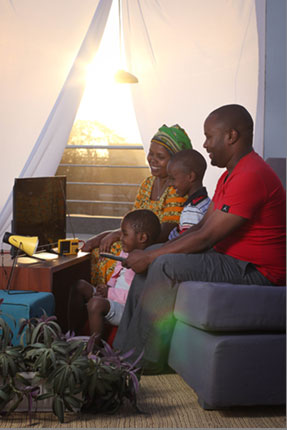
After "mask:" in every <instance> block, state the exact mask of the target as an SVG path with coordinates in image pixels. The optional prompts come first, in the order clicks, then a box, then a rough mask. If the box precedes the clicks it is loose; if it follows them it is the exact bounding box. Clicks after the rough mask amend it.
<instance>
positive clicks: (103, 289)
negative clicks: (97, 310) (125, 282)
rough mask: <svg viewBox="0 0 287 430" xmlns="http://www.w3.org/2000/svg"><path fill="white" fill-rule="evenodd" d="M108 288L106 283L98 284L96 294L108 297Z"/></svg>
mask: <svg viewBox="0 0 287 430" xmlns="http://www.w3.org/2000/svg"><path fill="white" fill-rule="evenodd" d="M108 288H109V286H108V285H106V284H98V285H97V292H96V296H100V297H104V298H106V297H108Z"/></svg>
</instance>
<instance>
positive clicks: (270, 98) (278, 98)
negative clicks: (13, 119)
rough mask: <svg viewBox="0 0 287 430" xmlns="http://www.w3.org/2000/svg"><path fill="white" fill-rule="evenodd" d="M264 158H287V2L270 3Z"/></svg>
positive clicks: (268, 3)
mask: <svg viewBox="0 0 287 430" xmlns="http://www.w3.org/2000/svg"><path fill="white" fill-rule="evenodd" d="M265 44H266V45H265V46H266V63H265V124H264V158H265V159H266V158H268V157H286V0H267V1H266V40H265Z"/></svg>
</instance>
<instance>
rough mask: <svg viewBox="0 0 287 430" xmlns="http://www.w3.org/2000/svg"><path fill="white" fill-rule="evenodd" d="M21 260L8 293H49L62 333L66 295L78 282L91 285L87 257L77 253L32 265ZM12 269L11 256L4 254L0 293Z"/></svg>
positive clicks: (4, 287)
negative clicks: (52, 297) (32, 291)
mask: <svg viewBox="0 0 287 430" xmlns="http://www.w3.org/2000/svg"><path fill="white" fill-rule="evenodd" d="M0 258H2V257H0ZM21 260H22V261H23V257H21V258H19V260H18V262H17V265H16V267H15V269H14V273H13V275H12V278H11V283H10V289H11V290H34V291H47V292H52V293H53V294H54V296H55V307H56V309H55V314H56V316H57V319H58V322H59V324H60V325H61V327H62V329H63V331H64V332H65V331H66V330H68V324H67V304H68V298H69V291H70V288H71V286H72V285H73V283H74V282H75V281H77V280H79V279H85V280H86V281H90V278H91V256H90V254H89V253H85V252H81V251H80V252H79V253H78V254H77V255H68V256H58V257H57V258H56V259H55V260H49V261H37V262H34V263H31V264H23V263H21ZM26 260H27V259H26ZM28 261H31V260H28ZM12 265H13V260H12V258H11V256H10V254H4V256H3V260H2V261H1V268H0V288H1V289H6V288H7V283H8V279H9V275H10V272H11V268H12Z"/></svg>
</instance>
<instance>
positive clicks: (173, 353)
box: [168, 158, 286, 409]
mask: <svg viewBox="0 0 287 430" xmlns="http://www.w3.org/2000/svg"><path fill="white" fill-rule="evenodd" d="M266 161H267V162H268V163H269V164H270V166H271V167H272V168H273V169H274V170H275V172H276V173H277V175H278V176H279V178H280V179H281V181H282V183H283V185H284V187H285V188H286V160H285V159H283V158H271V159H268V160H266ZM174 316H175V318H176V325H175V329H174V332H173V335H172V340H171V346H170V351H169V359H168V361H169V365H170V367H171V368H172V369H174V370H175V371H176V372H177V373H179V374H180V375H181V376H182V377H183V379H184V380H185V381H186V382H187V383H188V384H189V385H190V386H191V387H192V388H193V389H194V390H195V392H196V393H197V396H198V401H199V403H200V405H201V406H202V407H203V408H205V409H217V408H224V407H230V406H243V405H280V404H285V402H286V287H267V286H266V287H263V286H258V285H249V286H246V285H232V284H224V283H211V282H210V283H207V282H182V283H181V284H180V286H179V290H178V293H177V298H176V303H175V307H174Z"/></svg>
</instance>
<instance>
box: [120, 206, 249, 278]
mask: <svg viewBox="0 0 287 430" xmlns="http://www.w3.org/2000/svg"><path fill="white" fill-rule="evenodd" d="M245 221H246V219H245V218H242V217H240V216H238V215H233V214H231V213H225V212H222V211H220V210H218V209H217V210H215V211H209V210H208V211H207V213H206V216H204V218H203V219H202V221H201V222H200V223H199V224H198V225H196V226H194V227H191V228H190V229H189V230H187V231H186V232H185V233H184V234H182V235H180V236H179V237H178V238H176V239H174V240H172V241H170V242H166V243H165V244H164V245H163V246H161V247H160V248H158V249H154V250H150V251H140V250H135V251H132V252H131V253H130V254H129V256H128V258H127V261H126V263H127V265H128V267H131V268H132V269H133V270H134V271H135V272H136V273H141V272H144V271H145V270H146V269H147V267H148V266H149V264H151V263H152V262H153V261H154V260H155V259H156V258H157V257H159V256H160V255H163V254H174V253H175V254H178V253H183V254H189V253H197V252H204V251H206V250H208V249H210V248H212V247H213V246H214V245H215V244H216V243H217V242H219V241H221V240H222V239H224V238H225V237H226V236H228V235H229V234H231V233H232V232H233V231H235V230H236V229H237V228H239V227H240V226H241V225H242V224H243V223H244V222H245Z"/></svg>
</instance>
